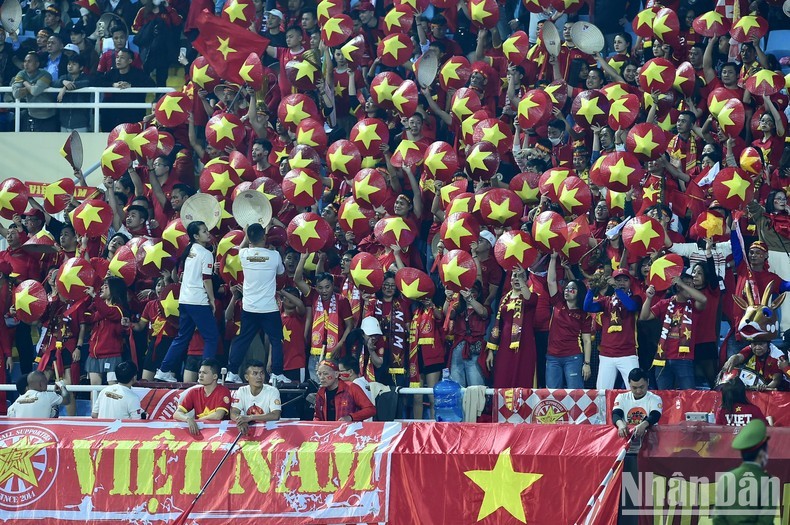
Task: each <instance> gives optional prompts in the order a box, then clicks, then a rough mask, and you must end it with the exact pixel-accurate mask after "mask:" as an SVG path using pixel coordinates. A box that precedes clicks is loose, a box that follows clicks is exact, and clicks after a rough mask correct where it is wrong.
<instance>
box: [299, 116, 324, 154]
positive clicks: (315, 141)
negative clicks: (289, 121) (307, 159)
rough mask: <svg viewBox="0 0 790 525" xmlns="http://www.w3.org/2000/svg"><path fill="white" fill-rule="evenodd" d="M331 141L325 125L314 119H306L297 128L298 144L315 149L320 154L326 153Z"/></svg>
mask: <svg viewBox="0 0 790 525" xmlns="http://www.w3.org/2000/svg"><path fill="white" fill-rule="evenodd" d="M328 142H329V139H328V138H327V136H326V130H325V129H324V124H323V123H322V122H319V121H318V120H316V119H314V118H306V119H304V120H303V121H301V122H300V123H299V125H298V126H297V127H296V143H297V144H304V145H305V146H310V147H311V148H315V150H316V151H317V152H319V153H323V152H325V151H326V145H327V143H328Z"/></svg>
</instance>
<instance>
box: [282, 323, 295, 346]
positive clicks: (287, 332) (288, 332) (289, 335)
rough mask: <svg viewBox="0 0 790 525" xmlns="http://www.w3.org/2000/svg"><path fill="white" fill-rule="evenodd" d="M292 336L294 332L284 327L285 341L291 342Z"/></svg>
mask: <svg viewBox="0 0 790 525" xmlns="http://www.w3.org/2000/svg"><path fill="white" fill-rule="evenodd" d="M291 334H293V330H288V328H287V327H286V326H285V325H283V341H287V342H289V343H290V342H291Z"/></svg>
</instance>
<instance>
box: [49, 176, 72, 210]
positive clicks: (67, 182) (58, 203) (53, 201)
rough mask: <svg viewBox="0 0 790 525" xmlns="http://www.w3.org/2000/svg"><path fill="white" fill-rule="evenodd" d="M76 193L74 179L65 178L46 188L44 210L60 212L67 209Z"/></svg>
mask: <svg viewBox="0 0 790 525" xmlns="http://www.w3.org/2000/svg"><path fill="white" fill-rule="evenodd" d="M72 195H74V181H73V180H71V179H69V178H63V179H60V180H57V181H55V182H53V183H52V184H48V185H47V187H46V188H44V211H46V212H47V213H49V214H54V213H60V212H62V211H63V210H65V209H66V206H68V204H69V202H71V199H72Z"/></svg>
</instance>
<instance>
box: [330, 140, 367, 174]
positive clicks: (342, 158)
mask: <svg viewBox="0 0 790 525" xmlns="http://www.w3.org/2000/svg"><path fill="white" fill-rule="evenodd" d="M326 167H327V169H328V170H329V172H330V173H331V174H332V175H336V176H339V177H343V178H346V179H347V178H350V177H352V176H353V175H354V174H356V173H357V172H358V171H359V170H360V168H361V167H362V156H361V155H360V153H359V148H358V147H357V146H356V144H354V143H353V142H351V141H350V140H345V139H341V140H338V141H335V142H333V143H332V145H331V146H329V148H328V149H327V151H326Z"/></svg>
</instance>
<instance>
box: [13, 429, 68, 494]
mask: <svg viewBox="0 0 790 525" xmlns="http://www.w3.org/2000/svg"><path fill="white" fill-rule="evenodd" d="M58 446H59V444H58V438H57V436H56V435H55V434H53V433H52V432H50V431H49V430H47V429H46V428H42V427H36V426H25V427H17V428H12V429H11V430H8V431H6V432H3V433H2V434H0V508H5V509H19V508H20V507H25V506H28V505H30V504H31V503H33V502H35V501H37V500H39V499H41V497H42V496H44V495H45V494H46V493H47V492H48V491H49V489H50V488H51V487H52V484H53V483H54V482H55V476H56V475H57V473H58V464H59V463H60V457H59V455H58Z"/></svg>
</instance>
